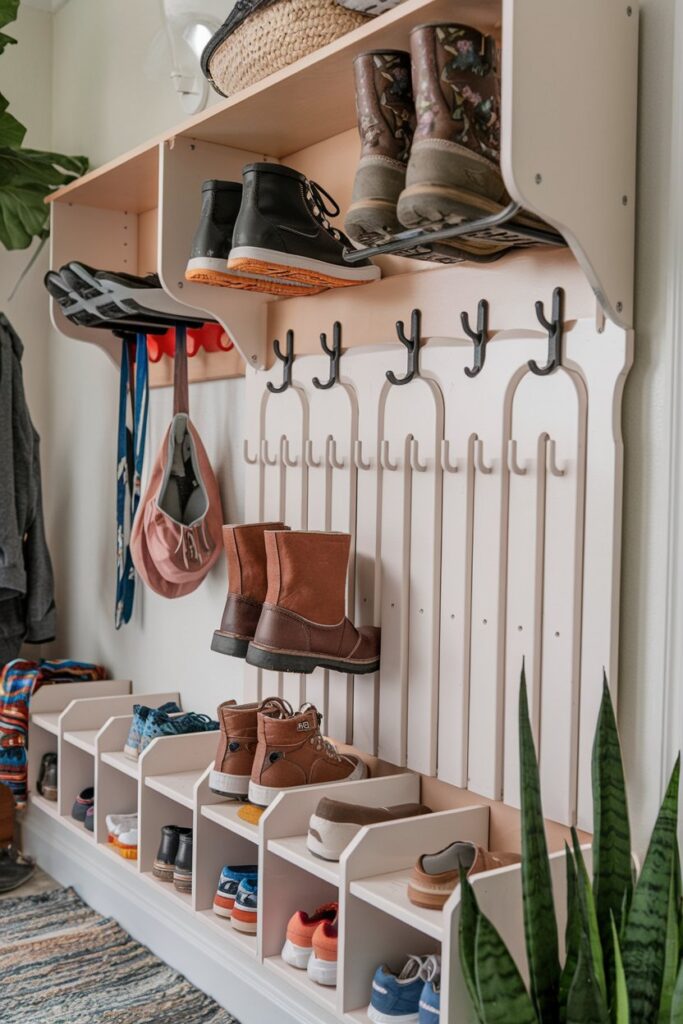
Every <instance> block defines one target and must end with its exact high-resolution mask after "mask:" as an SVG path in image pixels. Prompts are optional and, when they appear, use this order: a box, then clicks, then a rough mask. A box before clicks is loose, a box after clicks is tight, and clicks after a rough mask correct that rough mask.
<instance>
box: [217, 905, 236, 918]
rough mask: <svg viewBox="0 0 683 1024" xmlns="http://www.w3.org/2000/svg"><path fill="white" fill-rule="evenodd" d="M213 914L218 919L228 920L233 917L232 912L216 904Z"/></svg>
mask: <svg viewBox="0 0 683 1024" xmlns="http://www.w3.org/2000/svg"><path fill="white" fill-rule="evenodd" d="M213 912H214V914H216V915H217V916H218V917H226V918H230V917H232V910H228V908H227V907H219V906H218V904H217V903H214V905H213Z"/></svg>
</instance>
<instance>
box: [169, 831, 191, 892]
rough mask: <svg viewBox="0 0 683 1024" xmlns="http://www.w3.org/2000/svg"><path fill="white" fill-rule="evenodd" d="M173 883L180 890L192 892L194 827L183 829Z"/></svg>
mask: <svg viewBox="0 0 683 1024" xmlns="http://www.w3.org/2000/svg"><path fill="white" fill-rule="evenodd" d="M173 884H174V885H175V887H176V889H177V890H178V892H186V893H191V892H192V829H191V828H188V829H182V830H181V834H180V837H179V842H178V854H177V856H176V859H175V866H174V868H173Z"/></svg>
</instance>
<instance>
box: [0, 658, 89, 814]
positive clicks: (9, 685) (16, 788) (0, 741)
mask: <svg viewBox="0 0 683 1024" xmlns="http://www.w3.org/2000/svg"><path fill="white" fill-rule="evenodd" d="M106 676H107V673H106V670H105V669H103V668H102V667H101V666H100V665H90V664H88V663H87V662H83V661H24V660H22V659H21V658H17V659H16V660H15V661H10V662H8V663H7V665H5V667H4V668H3V669H2V671H0V783H3V784H4V785H6V786H9V788H10V789H11V790H12V792H13V794H14V799H15V800H16V802H17V806H19V807H22V806H23V805H24V804H25V803H26V799H27V763H28V758H27V748H28V719H29V706H30V702H31V697H32V695H33V694H34V693H36V692H37V691H38V690H39V689H40V687H41V686H45V685H47V684H51V683H78V682H88V681H91V680H93V679H106Z"/></svg>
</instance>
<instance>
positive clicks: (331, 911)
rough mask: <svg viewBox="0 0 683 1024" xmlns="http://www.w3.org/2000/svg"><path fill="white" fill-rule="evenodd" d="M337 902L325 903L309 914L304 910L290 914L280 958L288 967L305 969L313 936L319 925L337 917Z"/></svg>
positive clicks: (310, 953) (311, 947) (311, 951)
mask: <svg viewBox="0 0 683 1024" xmlns="http://www.w3.org/2000/svg"><path fill="white" fill-rule="evenodd" d="M338 911H339V904H338V903H325V904H323V906H321V907H318V908H317V909H316V910H315V911H314V912H313V913H312V914H311V915H310V916H309V915H308V914H307V913H306V911H305V910H297V912H296V914H292V916H291V917H290V919H289V923H288V925H287V939H286V941H285V944H284V946H283V947H282V959H283V960H284V961H285V963H286V964H289V965H290V967H297V968H299V970H302V971H305V970H306V968H307V967H308V961H309V960H310V958H311V956H312V954H313V936H314V935H315V933H316V931H317V930H318V928H319V927H320V925H321V924H322V923H323V922H325V921H327V922H332V921H335V920H336V918H337V913H338Z"/></svg>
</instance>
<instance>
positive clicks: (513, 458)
mask: <svg viewBox="0 0 683 1024" xmlns="http://www.w3.org/2000/svg"><path fill="white" fill-rule="evenodd" d="M508 469H509V470H510V472H511V473H514V474H515V476H526V475H527V473H528V469H527V465H526V463H524V465H521V464H520V463H519V462H518V461H517V442H516V441H513V440H512V438H510V440H509V441H508Z"/></svg>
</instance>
